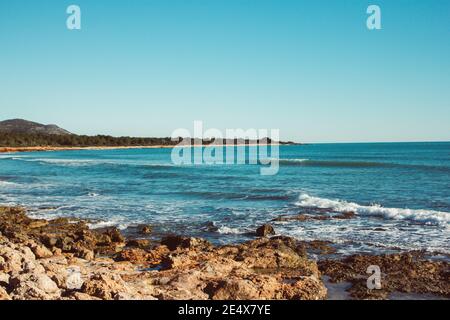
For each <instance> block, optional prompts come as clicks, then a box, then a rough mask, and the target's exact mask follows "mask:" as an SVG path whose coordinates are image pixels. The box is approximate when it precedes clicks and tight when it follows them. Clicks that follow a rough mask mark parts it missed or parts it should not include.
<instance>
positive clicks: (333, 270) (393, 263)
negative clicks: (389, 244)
mask: <svg viewBox="0 0 450 320" xmlns="http://www.w3.org/2000/svg"><path fill="white" fill-rule="evenodd" d="M371 265H376V266H378V267H379V268H380V270H381V273H382V278H381V289H380V290H368V289H367V283H366V280H367V277H368V275H367V267H368V266H371ZM319 267H320V270H321V271H322V272H323V273H324V274H325V275H327V276H330V280H331V281H332V282H341V281H346V282H350V283H351V284H352V286H351V287H350V288H349V289H348V291H349V292H350V295H351V296H352V297H354V298H358V299H387V298H388V297H389V294H390V293H392V292H406V293H416V294H421V293H431V294H435V295H439V296H443V297H450V284H449V281H448V279H449V270H450V264H449V263H448V262H446V261H439V260H431V261H429V260H427V259H424V258H423V256H422V253H421V252H406V253H401V254H387V255H352V256H348V257H345V258H343V259H341V260H323V261H320V262H319Z"/></svg>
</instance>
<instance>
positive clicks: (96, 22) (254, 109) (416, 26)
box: [0, 0, 450, 142]
mask: <svg viewBox="0 0 450 320" xmlns="http://www.w3.org/2000/svg"><path fill="white" fill-rule="evenodd" d="M70 4H77V5H79V6H80V7H81V10H82V30H80V31H69V30H67V29H66V18H67V14H66V8H67V6H68V5H70ZM369 4H377V5H379V6H380V7H381V10H382V28H383V29H382V30H380V31H369V30H368V29H367V28H366V18H367V14H366V8H367V6H368V5H369ZM0 46H1V47H0V119H7V118H25V119H29V120H33V121H38V122H43V123H55V124H58V125H60V126H62V127H64V128H66V129H68V130H70V131H72V132H74V133H79V134H97V133H103V134H112V135H136V136H168V135H170V134H171V133H172V131H173V130H174V129H176V128H179V127H185V128H192V125H193V121H194V120H203V121H204V122H205V125H206V126H207V127H216V128H219V129H225V128H279V129H280V130H281V137H282V138H283V139H292V140H297V141H305V142H333V141H417V140H427V141H429V140H450V1H448V0H442V1H440V0H421V1H416V0H395V1H392V0H389V1H380V0H372V1H362V0H361V1H360V0H340V1H338V0H330V1H321V0H310V1H301V0H292V1H290V0H147V1H144V0H129V1H125V0H120V1H118V0H109V1H99V0H72V1H63V0H58V1H56V0H53V1H50V0H29V1H24V0H14V1H0Z"/></svg>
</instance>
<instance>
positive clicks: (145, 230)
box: [138, 224, 152, 234]
mask: <svg viewBox="0 0 450 320" xmlns="http://www.w3.org/2000/svg"><path fill="white" fill-rule="evenodd" d="M138 230H139V233H141V234H150V233H152V227H151V226H150V225H147V224H143V225H140V226H138Z"/></svg>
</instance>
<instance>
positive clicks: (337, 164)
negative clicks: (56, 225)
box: [278, 159, 450, 172]
mask: <svg viewBox="0 0 450 320" xmlns="http://www.w3.org/2000/svg"><path fill="white" fill-rule="evenodd" d="M278 161H279V164H280V165H282V166H299V167H330V168H404V169H419V170H433V171H441V172H450V168H449V167H447V166H435V165H422V164H401V163H393V162H374V161H342V160H311V159H279V160H278Z"/></svg>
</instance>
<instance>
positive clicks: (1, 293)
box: [0, 286, 12, 300]
mask: <svg viewBox="0 0 450 320" xmlns="http://www.w3.org/2000/svg"><path fill="white" fill-rule="evenodd" d="M0 300H12V299H11V297H10V296H9V294H8V292H6V290H5V289H4V288H3V287H1V286H0Z"/></svg>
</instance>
